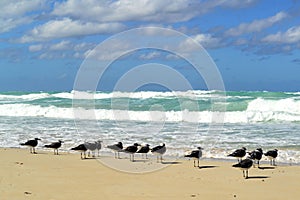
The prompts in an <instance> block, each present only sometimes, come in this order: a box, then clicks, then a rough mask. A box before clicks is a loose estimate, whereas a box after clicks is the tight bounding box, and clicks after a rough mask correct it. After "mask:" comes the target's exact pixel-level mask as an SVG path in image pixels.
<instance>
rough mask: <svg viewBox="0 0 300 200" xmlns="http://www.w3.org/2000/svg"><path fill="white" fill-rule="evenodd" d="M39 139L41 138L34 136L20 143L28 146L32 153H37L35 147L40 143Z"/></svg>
mask: <svg viewBox="0 0 300 200" xmlns="http://www.w3.org/2000/svg"><path fill="white" fill-rule="evenodd" d="M38 140H41V139H39V138H34V140H28V141H27V142H25V143H20V145H22V146H28V147H29V148H30V153H36V152H35V147H36V146H37V145H38Z"/></svg>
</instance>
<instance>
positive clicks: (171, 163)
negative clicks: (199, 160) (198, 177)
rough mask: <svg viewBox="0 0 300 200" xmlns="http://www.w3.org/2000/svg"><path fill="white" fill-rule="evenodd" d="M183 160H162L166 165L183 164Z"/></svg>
mask: <svg viewBox="0 0 300 200" xmlns="http://www.w3.org/2000/svg"><path fill="white" fill-rule="evenodd" d="M181 163H182V162H178V161H163V162H161V164H164V165H177V164H181Z"/></svg>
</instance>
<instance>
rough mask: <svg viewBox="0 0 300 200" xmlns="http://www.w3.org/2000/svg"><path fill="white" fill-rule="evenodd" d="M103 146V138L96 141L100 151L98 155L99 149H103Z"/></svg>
mask: <svg viewBox="0 0 300 200" xmlns="http://www.w3.org/2000/svg"><path fill="white" fill-rule="evenodd" d="M101 148H102V141H101V140H97V141H96V149H97V151H98V157H99V151H100V150H101Z"/></svg>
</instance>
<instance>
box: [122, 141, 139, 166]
mask: <svg viewBox="0 0 300 200" xmlns="http://www.w3.org/2000/svg"><path fill="white" fill-rule="evenodd" d="M138 146H140V144H138V143H134V144H133V145H132V146H128V147H126V148H125V149H124V152H126V153H129V159H130V161H132V162H134V153H135V152H136V151H137V150H138Z"/></svg>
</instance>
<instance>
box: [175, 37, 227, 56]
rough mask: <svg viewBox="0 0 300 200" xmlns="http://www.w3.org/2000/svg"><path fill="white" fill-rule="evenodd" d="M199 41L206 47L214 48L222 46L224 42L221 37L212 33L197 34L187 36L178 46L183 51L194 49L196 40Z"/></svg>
mask: <svg viewBox="0 0 300 200" xmlns="http://www.w3.org/2000/svg"><path fill="white" fill-rule="evenodd" d="M195 41H196V42H198V43H199V44H200V45H202V46H203V47H204V48H208V49H213V48H218V47H222V46H223V43H222V41H221V39H220V38H216V37H213V36H212V35H211V34H197V35H194V36H191V38H187V39H186V40H185V41H183V42H181V43H180V44H179V46H178V48H179V49H181V50H182V51H183V52H190V51H193V49H192V48H193V47H195V45H192V44H194V42H195Z"/></svg>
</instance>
